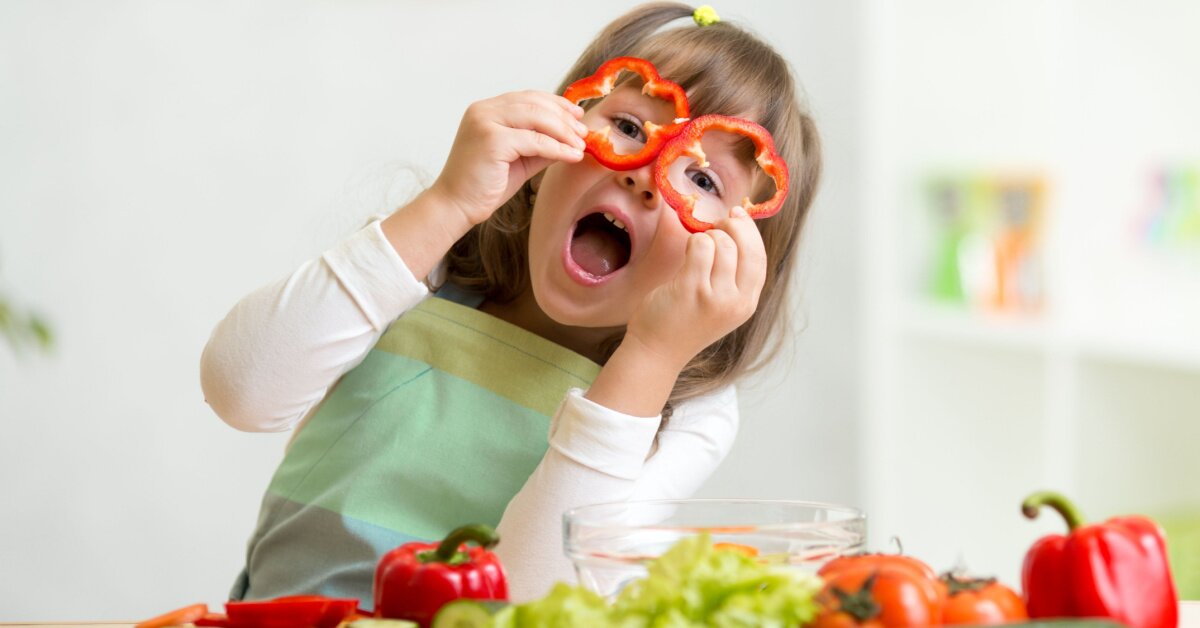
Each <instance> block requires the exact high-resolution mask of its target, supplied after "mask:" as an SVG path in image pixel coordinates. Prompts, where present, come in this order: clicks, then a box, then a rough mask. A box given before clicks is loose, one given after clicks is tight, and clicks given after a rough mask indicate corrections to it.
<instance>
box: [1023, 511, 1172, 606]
mask: <svg viewBox="0 0 1200 628" xmlns="http://www.w3.org/2000/svg"><path fill="white" fill-rule="evenodd" d="M1041 506H1050V507H1051V508H1053V509H1055V510H1057V511H1058V513H1059V514H1061V515H1062V517H1063V518H1064V519H1066V521H1067V527H1068V528H1069V530H1070V531H1069V533H1068V534H1067V535H1066V536H1063V535H1061V534H1052V535H1049V536H1045V537H1042V538H1041V539H1039V540H1038V541H1037V542H1035V543H1034V544H1033V547H1031V548H1030V549H1029V552H1028V553H1027V554H1026V555H1025V564H1024V566H1023V568H1022V574H1021V580H1022V586H1023V588H1024V589H1025V603H1026V606H1028V609H1029V616H1030V617H1034V618H1036V617H1109V618H1112V619H1115V620H1117V621H1119V622H1121V623H1123V624H1126V625H1128V626H1131V627H1132V628H1175V626H1176V625H1177V624H1178V621H1179V618H1178V613H1179V600H1178V598H1177V596H1176V592H1175V583H1174V581H1173V580H1172V578H1171V569H1170V567H1169V566H1168V564H1167V553H1166V543H1165V542H1164V541H1163V535H1162V529H1161V528H1159V526H1158V525H1157V524H1156V523H1154V521H1152V520H1150V519H1149V518H1146V517H1142V516H1137V515H1131V516H1125V517H1114V518H1112V519H1109V520H1108V521H1105V522H1104V523H1097V524H1090V525H1083V520H1082V518H1081V517H1080V516H1079V511H1078V510H1076V509H1075V506H1074V505H1073V504H1071V502H1069V501H1067V499H1066V498H1065V497H1063V496H1062V495H1059V494H1057V493H1051V492H1040V493H1034V494H1033V495H1030V496H1029V498H1027V499H1026V500H1025V502H1024V503H1023V504H1022V507H1021V509H1022V511H1023V512H1024V513H1025V516H1026V517H1029V518H1030V519H1033V518H1035V517H1037V514H1038V509H1039V508H1040V507H1041Z"/></svg>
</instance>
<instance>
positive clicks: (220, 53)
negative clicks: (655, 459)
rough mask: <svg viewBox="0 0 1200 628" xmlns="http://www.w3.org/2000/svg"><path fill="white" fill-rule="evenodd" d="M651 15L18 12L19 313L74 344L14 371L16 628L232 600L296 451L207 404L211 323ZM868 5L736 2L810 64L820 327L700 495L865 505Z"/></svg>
mask: <svg viewBox="0 0 1200 628" xmlns="http://www.w3.org/2000/svg"><path fill="white" fill-rule="evenodd" d="M632 5H633V3H632V2H609V3H604V5H603V6H602V7H601V6H596V5H585V4H575V3H560V2H553V1H550V0H545V1H532V0H529V1H524V2H521V3H519V4H513V3H499V2H483V1H466V0H461V1H455V2H444V3H431V2H381V1H374V2H368V1H366V0H363V1H360V2H334V1H332V0H331V1H328V2H318V1H308V2H282V1H280V2H259V3H255V4H252V5H251V4H248V3H241V2H205V3H199V2H195V3H182V2H152V1H149V0H146V1H141V2H135V1H130V2H108V3H103V4H101V3H92V2H84V1H75V2H68V1H63V2H39V1H34V0H28V1H10V2H5V3H3V4H0V290H3V292H4V293H6V294H8V295H10V296H11V297H15V298H16V299H17V300H18V302H19V304H22V305H26V306H31V307H36V308H37V309H39V310H41V311H43V312H45V313H46V314H47V316H48V317H49V319H50V320H51V321H52V323H53V325H54V328H55V330H56V332H57V336H58V348H57V350H56V351H55V353H54V354H53V355H51V356H47V357H40V356H26V357H25V358H22V359H17V358H15V357H14V356H12V354H11V353H10V352H9V351H8V350H7V349H0V430H2V432H0V509H2V510H0V621H3V620H17V619H23V620H35V619H40V620H50V619H56V620H69V619H85V618H89V619H132V618H138V617H144V616H148V615H150V614H154V613H157V612H160V611H163V610H166V609H169V608H173V607H175V606H180V605H183V604H186V603H192V602H197V601H204V602H208V603H210V604H217V603H219V602H220V601H222V600H223V599H224V595H225V594H226V592H227V589H228V586H229V584H230V583H231V582H232V579H233V576H234V575H235V573H236V572H237V570H238V569H239V567H240V564H241V561H242V554H243V548H244V543H245V540H246V538H247V537H248V535H249V533H250V531H251V528H252V526H253V524H254V519H255V516H256V514H257V506H258V501H259V499H260V496H261V492H262V490H263V489H264V487H265V486H266V484H267V481H268V479H269V475H270V473H271V472H272V470H273V468H274V466H275V464H276V463H277V461H278V459H279V457H280V454H281V450H282V446H283V443H284V439H285V438H286V437H285V436H284V435H250V434H243V433H238V432H235V431H233V430H232V429H230V428H228V427H226V426H225V425H224V424H223V423H221V422H220V421H219V420H218V419H217V418H216V416H215V415H213V414H212V413H211V412H210V411H209V409H208V408H207V406H206V405H205V404H204V403H203V399H202V397H201V394H200V390H199V386H198V366H197V364H198V360H199V355H200V351H201V348H202V347H203V345H204V342H205V341H206V339H207V337H208V333H209V331H210V330H211V329H212V327H213V325H214V324H215V323H216V322H217V321H218V320H219V319H220V318H221V317H222V316H223V315H224V313H225V312H226V311H227V310H228V308H229V307H230V306H231V305H232V304H233V303H234V302H235V301H236V300H237V299H238V298H239V297H240V296H241V295H243V294H245V293H246V292H248V291H249V290H251V289H253V288H254V287H256V286H258V285H261V284H263V283H265V282H268V281H270V280H273V279H275V278H277V277H279V276H281V275H283V274H285V273H287V272H288V271H289V270H290V269H292V268H294V267H295V266H296V265H298V264H299V263H301V262H302V261H303V260H305V259H307V258H310V257H312V256H315V255H317V254H318V253H319V252H320V251H322V250H323V249H324V248H326V247H328V246H330V245H331V244H333V243H334V242H336V241H337V240H338V239H339V238H340V237H341V236H343V235H345V234H346V233H348V232H349V231H351V230H352V229H353V228H355V226H357V225H358V224H360V223H361V222H362V220H363V218H364V217H365V216H367V215H368V214H371V213H373V212H376V211H381V210H384V209H386V208H389V207H392V206H394V205H395V204H396V203H398V202H400V201H401V200H402V199H403V198H404V197H405V195H406V194H408V193H409V192H411V179H410V178H409V177H408V175H407V174H406V173H407V172H408V171H409V170H410V169H413V170H415V172H416V173H418V175H419V176H420V177H425V178H426V179H429V178H432V176H434V175H435V174H436V172H437V170H438V168H439V166H440V164H441V163H442V161H443V160H444V158H445V155H446V153H447V151H448V149H449V145H450V141H451V139H452V137H453V133H454V130H455V128H456V126H457V121H458V118H459V116H460V115H461V112H462V110H463V108H465V107H466V106H467V104H469V103H470V102H472V101H474V100H478V99H481V98H485V97H488V96H492V95H495V94H497V93H500V92H503V91H509V90H515V89H525V88H540V89H553V87H554V86H555V85H556V84H557V82H558V80H559V77H560V75H561V74H562V73H563V72H564V71H565V70H566V68H567V67H568V66H569V65H570V63H571V62H572V60H573V59H574V57H575V56H576V55H577V54H578V52H579V51H580V49H581V47H582V45H583V44H584V43H585V42H586V41H588V40H589V39H590V37H591V36H592V35H593V34H594V33H595V31H596V30H597V29H598V28H599V27H600V26H601V25H602V24H603V23H605V22H607V21H608V20H609V19H611V18H613V17H615V16H617V15H618V14H619V13H621V12H622V11H623V10H624V9H625V8H627V7H629V6H632ZM858 6H859V3H858V2H847V3H840V2H839V3H828V2H826V3H819V2H815V1H808V2H790V1H786V2H785V1H783V0H780V1H777V2H760V3H753V4H739V3H733V2H730V3H726V4H724V5H718V6H717V8H718V10H720V11H721V12H722V14H723V15H724V16H725V17H726V18H743V21H744V22H745V23H748V24H749V25H751V26H752V27H753V28H755V29H756V30H757V31H758V32H760V33H761V34H762V35H763V36H764V37H765V38H766V39H768V40H769V41H771V42H773V43H774V44H776V45H777V46H778V47H779V49H780V50H781V51H782V52H783V54H784V55H785V56H786V57H787V58H788V59H790V60H791V61H792V63H793V64H794V66H795V68H796V70H797V74H798V76H799V78H800V80H801V82H802V83H804V85H805V86H806V87H807V90H808V92H809V93H810V96H811V100H812V102H813V105H814V108H815V110H816V112H817V116H818V119H819V123H820V125H821V128H822V130H823V133H824V136H825V145H826V149H827V156H826V158H827V173H828V174H827V177H826V181H825V184H824V186H823V191H822V194H821V196H820V198H819V201H818V206H817V207H816V209H815V214H814V217H813V220H812V222H811V225H812V229H811V232H810V237H809V239H808V242H807V246H808V248H807V252H806V254H805V257H804V263H805V267H806V269H805V270H806V272H805V275H806V282H807V283H806V299H805V302H804V304H803V305H802V306H801V312H802V314H803V315H804V316H805V317H806V319H807V329H806V330H805V331H804V334H803V336H802V340H801V341H800V342H799V343H798V345H797V347H796V348H795V350H794V352H793V354H794V357H793V358H792V360H790V361H787V362H784V363H781V365H780V366H779V367H777V369H776V371H775V373H774V374H773V375H772V376H769V377H767V378H765V383H763V384H762V385H760V386H758V387H755V388H753V389H752V390H749V391H747V393H746V394H745V395H744V406H745V408H744V413H745V418H744V430H743V435H742V437H741V439H740V441H739V443H738V445H737V446H736V447H735V449H734V452H733V454H731V456H730V459H729V461H728V462H727V463H726V464H725V466H724V467H723V468H722V469H721V470H720V471H719V472H718V474H717V475H716V476H715V477H714V478H713V479H712V480H711V482H710V483H709V485H708V486H707V487H706V488H705V489H704V494H707V495H754V496H771V497H792V498H815V499H826V500H836V501H842V502H848V503H855V502H856V501H857V500H858V496H857V494H856V488H855V487H857V486H858V483H857V478H856V473H857V472H856V465H855V457H854V441H855V417H856V415H857V404H858V401H857V396H858V395H857V393H858V386H857V383H856V377H855V373H856V362H855V356H856V355H858V353H859V351H858V349H857V346H856V340H855V338H856V334H855V328H856V315H857V306H856V305H857V303H856V302H857V297H856V293H857V291H856V289H855V287H854V286H855V285H856V275H857V272H858V269H857V267H856V264H857V259H858V257H857V254H856V252H855V250H856V246H857V245H856V236H855V234H856V231H857V227H858V224H857V218H856V206H857V205H858V200H859V196H858V191H857V188H856V186H855V184H854V182H855V180H856V179H857V174H856V165H855V164H856V161H855V154H854V148H855V145H856V143H857V142H858V141H859V138H858V137H857V118H858V111H859V106H860V103H859V102H858V100H857V89H858V85H857V82H858V71H859V70H858V52H857V51H858V44H859V42H858V41H857V40H858V38H859V29H858V26H857V24H858V16H857V11H858Z"/></svg>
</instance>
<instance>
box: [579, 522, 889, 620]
mask: <svg viewBox="0 0 1200 628" xmlns="http://www.w3.org/2000/svg"><path fill="white" fill-rule="evenodd" d="M866 530H867V519H866V515H864V514H863V512H862V511H860V510H858V509H855V508H850V507H847V506H838V505H836V504H823V503H819V502H805V501H789V500H763V499H678V500H661V501H630V502H616V503H610V504H595V505H591V506H583V507H580V508H575V509H572V510H568V511H567V512H565V513H563V549H564V551H565V552H566V554H567V557H568V558H570V559H571V561H572V562H573V563H574V565H575V573H576V575H578V577H579V583H580V584H581V585H583V586H584V587H586V588H588V589H590V590H592V591H595V592H596V593H599V594H600V595H602V596H604V597H606V598H608V599H609V600H612V599H613V598H615V596H616V594H617V593H619V592H620V590H621V588H622V587H624V586H625V585H626V584H627V583H628V582H629V581H630V580H633V579H637V578H642V577H645V575H646V563H647V562H649V561H650V560H653V559H654V558H657V557H658V556H659V555H661V554H662V553H663V552H665V551H667V549H669V548H670V547H671V546H672V545H674V544H675V542H676V541H679V540H680V539H683V538H685V537H689V536H694V535H696V534H700V533H702V532H708V534H709V536H710V537H711V539H712V542H713V543H714V544H715V543H733V544H737V545H741V546H746V547H751V548H754V550H755V551H756V552H757V554H758V556H757V558H758V559H759V560H761V561H764V562H767V563H773V564H779V565H787V566H790V567H795V568H797V569H801V570H805V571H807V572H810V573H815V572H816V571H817V569H819V568H820V567H821V565H824V564H825V563H826V562H828V561H829V560H831V559H833V558H835V557H837V556H841V555H842V554H850V553H854V552H859V551H862V548H863V547H864V544H865V542H866Z"/></svg>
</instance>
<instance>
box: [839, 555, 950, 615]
mask: <svg viewBox="0 0 1200 628" xmlns="http://www.w3.org/2000/svg"><path fill="white" fill-rule="evenodd" d="M832 571H833V573H828V572H827V573H826V574H825V575H823V576H822V577H823V578H825V587H824V589H822V591H821V593H820V594H819V595H818V596H817V600H818V602H819V603H820V604H821V606H822V607H823V608H824V609H825V610H824V612H823V613H822V614H821V615H820V616H818V621H821V620H824V621H826V622H830V623H828V624H827V625H828V626H834V625H850V626H855V625H858V626H883V627H884V628H899V627H902V626H904V627H907V626H932V625H936V624H938V623H941V619H942V603H943V601H942V592H941V591H940V590H939V588H938V585H937V581H936V580H931V579H928V578H926V577H925V576H924V574H922V573H921V572H920V571H918V570H914V569H913V566H912V565H911V564H907V565H906V564H897V563H895V562H894V561H877V562H876V563H874V564H872V563H869V562H864V563H862V564H860V565H857V566H843V567H841V568H839V569H836V570H832ZM826 613H833V614H835V615H838V614H845V615H849V618H848V619H849V620H853V621H856V622H857V623H851V624H844V623H841V622H844V621H846V620H847V618H841V617H836V616H835V617H828V618H826V617H824V616H825V614H826ZM872 622H873V623H872Z"/></svg>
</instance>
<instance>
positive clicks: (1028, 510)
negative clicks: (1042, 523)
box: [1021, 491, 1083, 531]
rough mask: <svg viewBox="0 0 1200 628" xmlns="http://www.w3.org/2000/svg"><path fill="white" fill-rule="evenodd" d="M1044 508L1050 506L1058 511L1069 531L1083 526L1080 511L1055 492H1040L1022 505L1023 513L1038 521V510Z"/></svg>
mask: <svg viewBox="0 0 1200 628" xmlns="http://www.w3.org/2000/svg"><path fill="white" fill-rule="evenodd" d="M1042 506H1049V507H1051V508H1053V509H1055V510H1057V511H1058V514H1060V515H1062V518H1063V519H1065V520H1066V522H1067V530H1068V531H1074V530H1075V529H1076V528H1078V527H1079V526H1081V525H1083V515H1081V514H1080V513H1079V509H1078V508H1076V507H1075V504H1072V503H1071V501H1070V500H1068V499H1067V498H1066V497H1063V496H1062V495H1061V494H1059V493H1055V492H1054V491H1038V492H1036V493H1034V494H1032V495H1030V496H1029V497H1026V498H1025V501H1024V502H1022V503H1021V512H1022V513H1024V514H1025V516H1026V517H1029V518H1030V519H1036V518H1037V516H1038V510H1039V509H1040V508H1041V507H1042Z"/></svg>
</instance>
